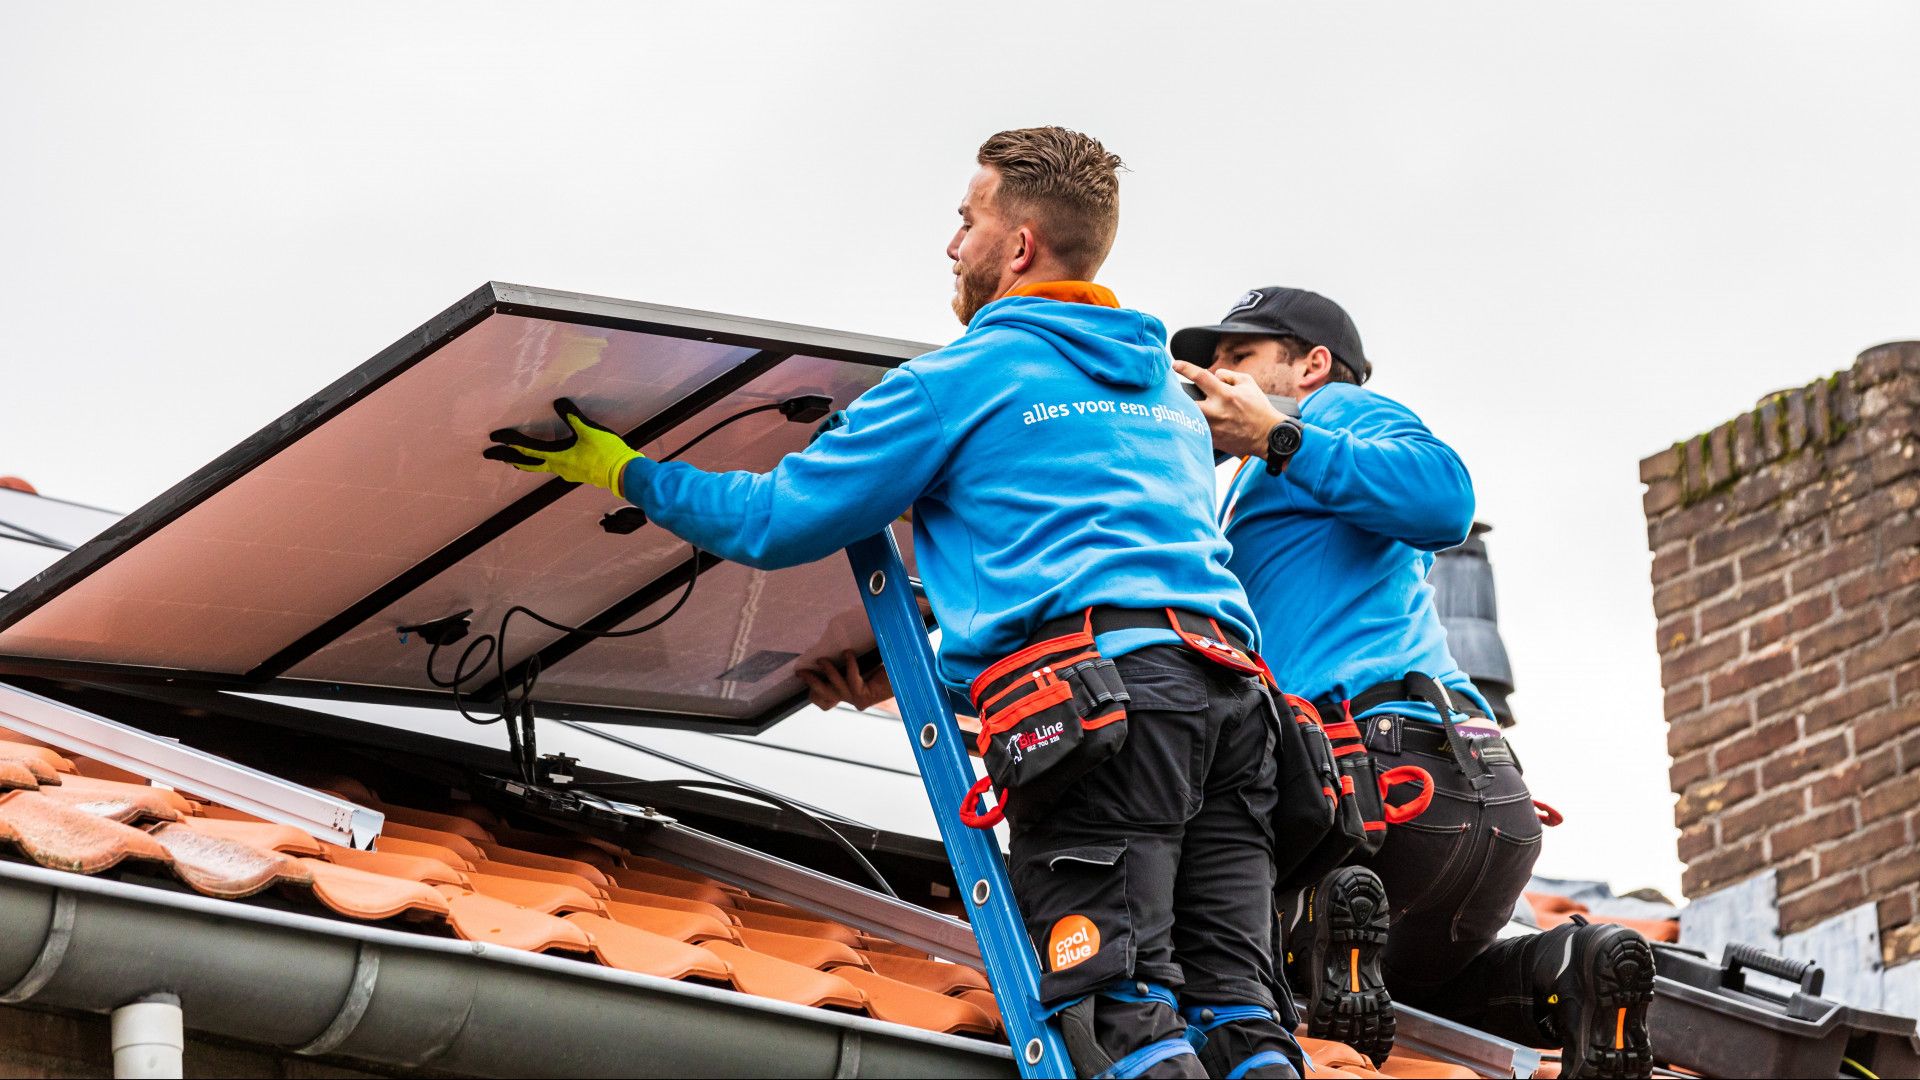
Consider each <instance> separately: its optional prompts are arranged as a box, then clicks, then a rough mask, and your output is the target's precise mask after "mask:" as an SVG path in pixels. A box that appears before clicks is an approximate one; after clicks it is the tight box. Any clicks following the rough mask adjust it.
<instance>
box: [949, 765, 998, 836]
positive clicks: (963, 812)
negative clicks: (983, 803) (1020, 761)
mask: <svg viewBox="0 0 1920 1080" xmlns="http://www.w3.org/2000/svg"><path fill="white" fill-rule="evenodd" d="M992 790H993V777H991V776H983V777H981V778H980V779H978V780H976V781H974V784H973V786H972V787H970V788H968V789H967V794H966V796H965V797H964V798H962V799H961V800H960V822H961V824H963V825H965V826H967V827H968V828H970V829H991V828H993V827H994V826H995V825H998V824H1000V822H1001V820H1002V819H1004V818H1005V817H1006V816H1007V797H1006V796H1005V795H1004V794H1003V795H1001V796H1000V798H999V801H997V802H996V803H994V806H993V809H991V810H988V811H986V812H985V813H980V812H976V811H975V810H974V807H975V806H978V805H979V804H980V800H981V799H984V798H986V797H987V795H988V793H989V792H991V791H992Z"/></svg>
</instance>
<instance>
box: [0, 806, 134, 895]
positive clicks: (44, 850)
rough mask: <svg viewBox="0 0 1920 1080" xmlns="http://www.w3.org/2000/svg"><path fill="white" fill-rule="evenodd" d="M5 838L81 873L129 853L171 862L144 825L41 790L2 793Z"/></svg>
mask: <svg viewBox="0 0 1920 1080" xmlns="http://www.w3.org/2000/svg"><path fill="white" fill-rule="evenodd" d="M48 790H55V789H48ZM0 841H5V842H8V843H12V844H14V845H15V846H17V847H18V848H19V849H20V851H21V852H22V853H23V854H25V855H26V856H27V858H29V859H32V860H33V861H34V862H36V863H39V864H40V865H41V866H45V867H50V868H52V869H55V870H67V871H71V872H73V873H76V874H97V873H99V872H100V871H102V870H106V869H108V868H109V867H113V866H117V865H119V863H120V862H121V860H123V859H129V858H134V859H151V860H153V861H155V862H163V863H164V862H168V861H170V860H169V857H168V855H167V849H165V848H163V847H161V846H160V844H159V843H158V842H157V841H155V840H154V839H153V837H151V836H148V835H147V834H146V833H143V832H141V831H140V830H139V829H136V828H133V827H132V826H129V825H122V824H120V823H119V822H117V821H112V820H110V819H108V818H104V817H98V816H95V815H93V814H89V813H87V812H86V811H85V810H83V809H80V808H79V807H77V806H74V805H71V804H68V803H62V802H59V801H56V800H54V799H50V798H48V797H47V796H46V795H45V794H44V793H42V792H39V791H9V792H7V793H6V794H4V795H0Z"/></svg>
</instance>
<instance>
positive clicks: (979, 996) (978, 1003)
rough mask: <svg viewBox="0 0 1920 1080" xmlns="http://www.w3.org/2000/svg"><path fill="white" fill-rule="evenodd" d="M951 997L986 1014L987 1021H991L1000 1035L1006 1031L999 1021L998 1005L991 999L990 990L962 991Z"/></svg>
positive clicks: (991, 993)
mask: <svg viewBox="0 0 1920 1080" xmlns="http://www.w3.org/2000/svg"><path fill="white" fill-rule="evenodd" d="M953 996H954V997H957V998H959V999H960V1000H962V1001H971V1002H973V1007H974V1008H976V1009H979V1010H980V1011H981V1012H983V1013H985V1014H987V1019H989V1020H991V1021H993V1029H994V1030H995V1031H998V1032H1002V1033H1004V1032H1005V1031H1006V1024H1005V1023H1004V1022H1003V1021H1002V1020H1001V1019H1000V1003H999V1002H997V1001H995V1000H994V999H993V992H992V991H991V990H962V991H960V992H959V993H956V994H954V995H953Z"/></svg>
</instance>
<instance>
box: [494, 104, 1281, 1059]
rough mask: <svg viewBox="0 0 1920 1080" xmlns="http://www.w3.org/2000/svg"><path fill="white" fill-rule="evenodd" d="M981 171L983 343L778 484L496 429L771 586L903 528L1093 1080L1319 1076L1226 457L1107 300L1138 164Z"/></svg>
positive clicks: (1161, 361)
mask: <svg viewBox="0 0 1920 1080" xmlns="http://www.w3.org/2000/svg"><path fill="white" fill-rule="evenodd" d="M978 162H979V165H980V168H979V171H978V172H977V173H976V174H975V176H974V177H973V179H972V182H971V183H970V185H969V187H968V189H967V194H966V197H965V201H964V202H963V203H962V204H961V207H960V218H961V224H960V228H959V231H958V233H957V234H956V235H955V237H954V239H953V241H952V243H951V244H950V245H949V247H948V250H947V255H948V257H949V258H950V259H951V260H952V261H953V272H954V274H955V277H956V281H955V298H954V310H955V313H956V314H957V315H958V316H959V317H960V319H961V321H962V322H963V323H965V324H966V327H967V329H966V333H964V334H963V335H962V336H961V337H960V338H959V339H958V340H957V341H955V342H953V343H952V344H951V345H949V346H947V347H946V348H943V349H939V350H936V351H934V352H931V353H928V354H926V355H924V356H921V357H918V358H916V359H914V360H911V361H909V362H907V363H906V364H904V365H902V366H901V367H899V368H898V369H896V370H894V371H892V372H890V373H888V374H887V376H886V377H885V378H883V379H882V380H881V381H880V383H879V385H877V386H875V387H874V388H873V389H872V390H870V391H868V392H867V393H865V394H863V395H861V396H860V398H859V399H858V400H856V401H854V402H853V403H852V404H851V405H849V406H848V407H847V409H846V410H845V413H844V419H843V422H841V423H839V424H838V425H837V426H833V427H830V428H829V429H827V430H825V431H823V433H822V434H821V435H820V436H819V437H818V438H817V439H815V440H814V442H813V443H812V444H811V445H810V446H809V447H808V448H807V449H806V450H804V451H801V452H799V453H795V454H790V455H788V456H787V457H786V458H784V459H783V460H782V461H781V462H780V463H779V464H778V465H777V466H776V467H775V468H774V469H773V470H772V471H771V472H768V473H764V474H755V473H748V472H728V473H717V474H716V473H708V472H704V471H702V470H700V469H697V468H694V467H692V466H689V465H687V464H685V463H683V462H672V463H668V462H656V461H652V460H649V459H647V458H645V457H643V456H641V455H640V454H639V453H637V452H635V451H633V450H631V449H629V448H628V447H627V446H626V445H625V444H624V443H623V442H621V441H620V439H619V438H618V437H617V436H614V435H613V434H612V433H611V432H608V431H605V430H604V429H600V428H598V427H596V426H594V425H593V424H591V422H590V421H587V420H585V419H584V418H582V417H580V416H578V415H577V414H576V413H571V412H570V413H568V414H567V417H568V423H569V425H570V426H571V428H572V434H570V435H568V436H565V437H563V438H561V439H559V440H551V441H550V440H544V439H538V438H532V437H529V436H526V435H522V434H519V433H515V432H500V433H496V436H495V438H496V440H497V441H499V442H500V443H501V444H502V447H504V448H505V450H504V453H503V454H502V453H496V455H495V456H503V457H505V458H507V459H510V460H512V461H513V462H514V463H515V464H516V465H518V467H521V468H525V469H531V470H545V471H551V472H555V473H558V474H559V475H561V476H562V477H565V478H566V479H569V480H575V481H584V482H588V483H597V484H600V485H602V486H604V487H607V488H609V489H610V490H613V491H615V492H617V493H619V494H620V495H622V496H623V497H625V498H626V499H628V500H629V501H631V502H633V503H634V504H635V505H637V506H639V507H640V508H641V509H643V510H644V511H645V512H646V514H647V517H648V519H649V520H650V521H652V522H654V523H655V524H657V525H660V526H662V527H664V528H666V529H669V530H671V531H672V532H673V533H675V534H677V535H679V536H681V537H682V538H684V539H686V540H687V541H688V542H690V543H692V544H693V545H694V546H696V547H697V548H700V549H701V550H704V551H708V552H712V553H714V554H717V555H720V556H721V557H723V558H727V559H731V560H734V561H737V562H741V563H745V564H747V565H750V566H754V567H760V568H776V567H783V566H792V565H795V564H798V563H805V562H809V561H812V560H815V559H819V558H822V557H824V556H827V555H829V554H831V553H833V552H834V551H836V550H837V549H839V548H842V547H844V546H846V545H847V544H849V543H852V542H854V541H856V540H859V539H862V538H864V537H868V536H872V535H873V534H875V533H878V532H880V531H881V530H882V529H884V528H886V527H887V526H888V525H889V524H890V523H891V522H892V521H893V520H894V519H895V518H897V517H898V516H899V515H900V514H902V513H903V512H906V511H908V510H909V509H911V511H912V514H913V529H914V550H915V554H916V558H917V560H918V566H919V573H920V576H921V579H922V581H923V582H924V584H925V587H926V593H927V597H928V599H929V601H930V602H931V603H932V606H933V610H934V614H935V615H936V617H937V618H938V620H939V624H940V631H941V633H940V645H939V663H940V674H941V676H942V678H943V679H944V680H945V682H946V683H947V685H948V687H949V688H950V689H951V690H952V691H954V692H956V693H959V694H965V695H967V696H969V697H970V698H971V701H972V703H973V704H974V705H975V706H976V708H977V709H978V711H979V715H980V716H981V718H982V723H983V725H984V726H985V728H986V729H987V732H988V733H989V735H992V736H993V738H992V740H991V744H990V745H988V746H987V748H986V755H985V756H986V757H987V761H988V766H989V771H990V772H994V773H995V774H996V776H999V775H1006V776H1013V777H1015V778H1016V784H1017V786H1014V787H1012V789H1011V790H1010V791H1008V792H1007V793H1006V794H1005V797H1004V799H1003V801H1002V806H1003V807H1004V809H1005V812H1006V821H1007V822H1008V824H1009V827H1010V830H1011V854H1010V858H1009V864H1010V871H1011V874H1012V879H1013V885H1014V892H1015V898H1016V900H1017V901H1018V903H1019V905H1020V907H1021V911H1022V914H1023V916H1024V918H1025V920H1026V923H1027V926H1028V929H1029V931H1030V933H1031V935H1032V938H1033V942H1034V945H1035V948H1036V949H1037V950H1038V952H1039V954H1040V957H1041V959H1042V968H1043V974H1042V977H1041V995H1042V997H1043V999H1044V1000H1045V1001H1046V1002H1047V1003H1048V1004H1049V1005H1050V1006H1053V1007H1055V1008H1057V1009H1059V1010H1060V1012H1059V1016H1060V1022H1061V1025H1062V1029H1063V1035H1064V1036H1065V1038H1066V1041H1067V1045H1068V1049H1069V1052H1070V1053H1071V1054H1072V1056H1073V1059H1074V1061H1075V1064H1076V1065H1077V1067H1078V1068H1079V1069H1080V1070H1081V1074H1082V1075H1086V1076H1093V1075H1096V1074H1098V1075H1114V1076H1202V1075H1213V1076H1225V1075H1229V1074H1231V1075H1234V1076H1248V1077H1259V1076H1293V1075H1296V1074H1295V1072H1294V1069H1293V1065H1292V1063H1291V1062H1290V1056H1291V1055H1292V1054H1294V1053H1297V1047H1296V1046H1295V1044H1293V1042H1292V1037H1291V1034H1290V1031H1291V1024H1290V1023H1284V1022H1282V1020H1281V1018H1280V1017H1279V1016H1278V1015H1277V1013H1276V1010H1277V1009H1278V1008H1285V1009H1287V1010H1289V1014H1288V1016H1289V1019H1290V1017H1291V1012H1290V1010H1291V1008H1292V1005H1291V1002H1290V1001H1284V1000H1282V999H1277V998H1276V994H1275V986H1276V975H1275V972H1274V969H1273V964H1272V943H1271V936H1272V917H1271V912H1270V909H1269V908H1268V906H1267V901H1266V897H1268V896H1269V895H1270V893H1271V889H1272V881H1273V857H1272V837H1271V833H1270V824H1269V817H1270V815H1271V812H1272V808H1273V805H1274V802H1275V798H1276V790H1275V765H1274V761H1273V754H1272V751H1273V743H1274V739H1275V734H1274V720H1273V715H1274V714H1273V712H1272V710H1271V705H1270V700H1269V698H1268V694H1267V690H1266V688H1265V686H1264V685H1263V684H1262V682H1261V681H1260V680H1259V679H1258V678H1256V677H1255V673H1256V672H1257V666H1256V664H1255V663H1254V662H1253V661H1252V659H1251V657H1250V653H1251V649H1252V648H1253V647H1255V646H1257V644H1258V643H1257V641H1256V640H1255V632H1254V621H1253V617H1252V615H1251V613H1250V612H1249V610H1248V606H1247V601H1246V596H1245V593H1244V591H1243V590H1242V589H1241V587H1240V584H1239V582H1238V581H1236V580H1235V579H1234V577H1233V575H1232V574H1231V573H1229V572H1228V570H1227V567H1226V560H1227V555H1228V549H1227V544H1226V541H1225V540H1224V539H1223V538H1222V536H1221V534H1220V530H1219V528H1218V526H1217V525H1216V524H1215V522H1214V520H1213V516H1212V515H1213V507H1212V498H1211V495H1210V493H1209V491H1208V483H1209V479H1210V477H1211V474H1212V468H1213V451H1212V446H1211V442H1210V440H1209V437H1208V434H1207V429H1206V423H1205V421H1204V420H1203V419H1202V418H1201V416H1200V413H1199V411H1198V410H1197V408H1196V407H1195V406H1194V404H1193V402H1192V401H1191V400H1189V399H1188V398H1187V397H1186V396H1185V395H1184V394H1183V393H1182V392H1181V390H1180V388H1179V382H1178V380H1176V379H1174V378H1173V375H1172V370H1171V364H1170V361H1169V359H1168V357H1167V355H1166V347H1165V329H1164V328H1163V327H1162V326H1161V324H1160V323H1159V321H1158V320H1156V319H1154V318H1152V317H1151V316H1148V315H1144V314H1141V313H1140V312H1138V311H1132V310H1128V309H1126V308H1122V307H1120V306H1119V304H1118V302H1117V301H1116V300H1115V299H1114V297H1113V294H1112V293H1111V292H1109V291H1108V290H1107V289H1105V288H1104V287H1102V286H1099V285H1096V284H1093V282H1092V280H1091V279H1092V278H1093V276H1094V274H1095V272H1096V271H1097V270H1098V269H1099V267H1100V264H1101V263H1102V262H1103V261H1104V260H1105V258H1106V254H1107V251H1108V249H1109V248H1110V247H1111V245H1112V242H1113V237H1114V232H1115V229H1116V227H1117V223H1118V177H1117V169H1118V167H1119V165H1120V161H1119V159H1118V158H1117V157H1115V156H1113V155H1112V154H1109V153H1108V152H1107V151H1106V150H1105V149H1104V148H1103V147H1102V146H1101V145H1100V143H1099V142H1097V141H1095V140H1094V139H1091V138H1089V137H1087V136H1085V135H1081V134H1078V133H1075V132H1071V131H1067V130H1065V129H1062V128H1032V129H1023V130H1018V131H1008V132H1002V133H1000V134H998V135H995V136H994V137H992V138H991V139H989V140H987V142H986V143H985V144H984V145H983V146H982V147H981V148H980V151H979V155H978ZM1036 657H1038V658H1040V659H1036ZM1049 658H1051V662H1043V661H1048V660H1049ZM819 678H820V677H819V676H818V675H816V676H814V681H815V683H816V686H817V685H819ZM840 678H841V679H842V680H857V679H859V678H860V675H859V673H858V672H857V671H848V672H846V673H844V674H843V675H841V676H840ZM877 681H878V680H877V678H876V682H877ZM843 685H844V682H843ZM1121 721H1124V722H1121ZM1041 766H1045V767H1044V768H1043V767H1041ZM1196 1044H1200V1045H1199V1050H1198V1052H1197V1053H1196V1050H1195V1046H1196Z"/></svg>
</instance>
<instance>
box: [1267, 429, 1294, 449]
mask: <svg viewBox="0 0 1920 1080" xmlns="http://www.w3.org/2000/svg"><path fill="white" fill-rule="evenodd" d="M1298 449H1300V425H1298V424H1279V425H1276V426H1275V427H1274V429H1273V434H1271V435H1269V436H1267V450H1268V452H1269V453H1274V454H1291V453H1293V452H1294V451H1296V450H1298Z"/></svg>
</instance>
